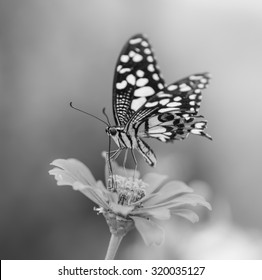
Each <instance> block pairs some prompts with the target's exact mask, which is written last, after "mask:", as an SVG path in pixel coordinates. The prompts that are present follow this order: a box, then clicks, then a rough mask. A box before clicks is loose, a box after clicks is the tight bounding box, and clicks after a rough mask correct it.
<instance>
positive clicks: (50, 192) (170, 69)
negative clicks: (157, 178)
mask: <svg viewBox="0 0 262 280" xmlns="http://www.w3.org/2000/svg"><path fill="white" fill-rule="evenodd" d="M138 32H144V33H146V34H147V35H148V37H149V39H150V41H151V43H152V45H153V47H154V49H155V53H156V56H157V59H158V62H159V65H160V68H161V70H162V73H163V75H164V77H165V79H166V81H167V82H168V83H171V82H174V81H175V80H178V79H179V78H182V77H184V76H187V75H190V74H193V73H195V72H196V73H197V72H202V71H210V72H211V73H212V75H213V79H212V81H211V85H210V87H209V88H208V89H207V90H205V91H204V96H203V102H202V106H201V111H200V112H201V113H202V114H203V115H204V116H205V117H206V118H207V119H208V121H209V127H208V129H207V131H208V132H209V133H210V134H211V135H212V136H213V138H214V141H213V142H211V141H208V140H206V139H202V138H200V137H197V136H191V137H189V138H188V139H187V140H185V141H183V142H176V143H174V144H162V143H160V142H157V141H147V142H148V143H150V145H151V146H152V148H153V149H154V150H155V152H156V154H157V156H158V165H157V168H156V169H155V170H154V171H156V172H159V173H164V174H168V175H169V176H170V179H179V180H183V181H185V182H187V183H189V184H190V185H191V186H192V187H194V188H195V189H196V190H197V191H198V192H201V193H202V194H203V195H205V196H206V197H207V199H208V200H209V201H210V202H211V204H212V206H213V211H212V212H211V213H209V212H208V211H207V210H203V209H197V211H198V214H199V215H200V217H201V222H200V223H199V224H197V225H193V226H192V225H190V224H189V222H187V221H183V220H182V219H177V218H173V219H172V220H171V221H170V222H168V223H165V224H163V226H164V227H166V233H167V238H166V241H165V244H164V245H163V246H162V247H161V248H147V247H146V246H145V245H144V244H143V241H142V239H141V238H140V236H139V235H138V233H137V232H135V231H133V232H132V233H130V234H129V235H128V236H127V237H126V238H125V239H124V241H123V243H122V244H121V248H120V251H119V255H118V257H119V258H127V259H131V258H134V259H140V258H141V259H143V258H145V259H146V258H164V259H168V258H170V259H173V258H180V259H187V258H189V259H198V258H203V259H219V258H220V259H236V258H240V259H259V258H261V257H262V238H261V229H262V219H261V207H262V206H261V198H262V187H261V165H262V157H261V143H262V141H261V140H262V129H261V119H262V110H261V101H262V93H261V75H262V66H261V65H262V54H261V50H262V5H261V3H260V1H252V0H251V1H236V0H230V1H229V0H220V1H208V0H198V1H193V0H183V1H182V0H181V1H178V0H161V1H156V0H144V1H141V0H108V1H106V0H104V1H102V0H52V1H42V0H22V1H21V0H2V1H1V2H0V93H1V102H0V106H1V110H0V114H1V118H0V123H1V126H0V129H1V146H0V147H1V168H0V170H1V177H0V178H1V187H0V192H1V193H0V206H1V211H0V227H1V228H0V256H1V258H2V259H102V258H103V257H104V255H105V252H106V247H107V244H108V241H109V237H110V235H109V232H108V228H107V226H106V224H105V221H104V218H103V217H102V216H97V215H96V213H95V212H94V211H93V210H92V209H93V207H94V204H93V203H92V202H91V201H89V200H88V199H86V198H85V197H84V196H83V195H82V194H80V193H78V192H74V191H72V189H71V188H70V187H57V186H56V183H55V181H54V179H53V178H52V177H51V176H49V175H48V170H49V169H50V166H49V163H50V162H51V161H52V160H54V159H56V158H69V157H74V158H77V159H79V160H81V161H83V162H84V163H85V164H86V165H87V166H88V167H89V168H90V169H91V171H92V172H93V174H94V176H95V177H96V178H97V179H100V180H104V173H103V170H104V161H103V159H102V157H101V152H102V151H103V150H106V149H107V145H108V139H107V137H106V135H105V131H104V129H105V127H104V126H103V124H101V123H99V122H97V121H96V120H95V119H92V118H90V117H87V116H85V115H83V114H81V113H78V112H76V111H74V110H72V109H70V108H69V102H70V101H73V102H74V104H75V105H76V106H79V107H81V108H82V109H85V110H87V111H88V112H89V113H92V114H95V115H97V116H102V112H101V111H102V108H103V107H104V106H106V107H107V112H108V114H109V116H110V118H111V120H112V109H111V98H112V80H113V71H114V67H115V63H116V59H117V57H118V55H119V52H120V50H121V48H122V46H123V44H124V43H125V42H126V40H127V39H128V38H129V37H130V36H132V35H134V34H136V33H138ZM137 158H138V159H139V168H140V170H141V172H142V174H144V173H146V172H148V171H152V169H151V168H150V167H147V166H146V164H145V163H144V161H143V160H142V159H141V157H140V156H139V155H138V156H137ZM132 164H133V163H132V161H131V160H130V161H129V163H128V166H133V165H132Z"/></svg>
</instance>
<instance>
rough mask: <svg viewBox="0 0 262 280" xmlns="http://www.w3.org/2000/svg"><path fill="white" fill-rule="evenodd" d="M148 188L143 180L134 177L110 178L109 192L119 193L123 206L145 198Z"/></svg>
mask: <svg viewBox="0 0 262 280" xmlns="http://www.w3.org/2000/svg"><path fill="white" fill-rule="evenodd" d="M146 187H147V184H146V183H144V182H143V181H142V180H141V179H137V178H133V177H129V178H127V177H123V176H119V175H113V176H109V178H108V190H109V191H111V192H115V193H117V195H118V203H119V204H121V205H130V204H132V203H135V202H137V201H138V200H140V199H141V198H143V197H144V196H145V194H146V191H145V189H146Z"/></svg>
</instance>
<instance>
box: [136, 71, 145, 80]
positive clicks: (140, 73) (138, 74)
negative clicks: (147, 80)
mask: <svg viewBox="0 0 262 280" xmlns="http://www.w3.org/2000/svg"><path fill="white" fill-rule="evenodd" d="M136 74H137V76H138V77H140V78H141V77H144V75H145V72H144V71H142V70H137V71H136Z"/></svg>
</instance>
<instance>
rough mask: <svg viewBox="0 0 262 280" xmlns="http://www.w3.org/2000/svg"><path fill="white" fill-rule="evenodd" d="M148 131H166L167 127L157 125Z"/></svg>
mask: <svg viewBox="0 0 262 280" xmlns="http://www.w3.org/2000/svg"><path fill="white" fill-rule="evenodd" d="M148 131H149V133H163V132H166V128H165V127H163V126H156V127H153V128H150V129H149V130H148Z"/></svg>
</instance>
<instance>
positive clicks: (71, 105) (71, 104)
mask: <svg viewBox="0 0 262 280" xmlns="http://www.w3.org/2000/svg"><path fill="white" fill-rule="evenodd" d="M70 107H71V108H73V109H75V110H77V111H79V112H82V113H84V114H86V115H88V116H91V117H93V118H95V119H97V120H99V121H100V122H102V123H104V124H106V125H107V126H108V125H109V122H108V123H107V122H105V121H104V120H102V119H100V118H98V117H97V116H94V115H92V114H89V113H87V112H85V111H83V110H81V109H79V108H76V107H74V106H73V103H72V102H70ZM107 120H108V118H107Z"/></svg>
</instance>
